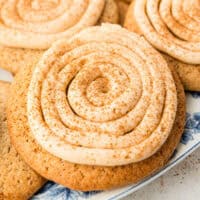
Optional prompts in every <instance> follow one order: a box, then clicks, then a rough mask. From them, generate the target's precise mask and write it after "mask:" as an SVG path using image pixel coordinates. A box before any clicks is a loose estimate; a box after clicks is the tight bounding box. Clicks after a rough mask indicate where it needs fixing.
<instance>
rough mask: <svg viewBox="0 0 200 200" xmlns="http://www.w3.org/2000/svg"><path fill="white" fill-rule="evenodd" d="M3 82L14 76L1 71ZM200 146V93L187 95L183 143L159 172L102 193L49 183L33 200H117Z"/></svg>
mask: <svg viewBox="0 0 200 200" xmlns="http://www.w3.org/2000/svg"><path fill="white" fill-rule="evenodd" d="M0 79H1V80H8V81H11V80H12V76H11V75H10V74H9V73H7V72H5V71H3V70H1V69H0ZM199 146H200V92H199V93H197V92H190V93H187V119H186V125H185V131H184V134H183V136H182V139H181V142H180V144H179V146H178V148H177V149H176V151H175V154H174V156H173V157H172V158H171V160H170V162H169V163H168V164H167V165H166V166H165V167H164V168H163V169H162V170H160V171H159V172H157V173H155V174H154V175H152V176H150V177H148V178H146V179H145V180H142V181H141V182H139V183H137V184H133V185H129V186H127V187H122V188H119V189H115V190H109V191H102V192H79V191H74V190H70V189H67V188H65V187H63V186H61V185H57V184H55V183H53V182H48V183H47V184H46V185H45V186H44V187H43V188H42V189H41V190H40V191H39V192H38V193H37V194H36V195H35V196H34V197H32V198H31V200H47V199H48V200H55V199H56V200H84V199H87V200H117V199H120V198H122V197H125V196H127V195H129V194H130V193H132V192H135V191H136V190H138V189H140V188H141V187H143V186H145V185H147V184H148V183H150V182H152V181H153V180H155V179H156V178H158V177H159V176H161V175H162V174H164V173H165V172H166V171H168V170H169V169H171V168H172V167H173V166H175V165H177V164H178V163H179V162H180V161H182V160H183V159H184V158H185V157H186V156H188V155H189V154H191V153H192V152H193V151H194V150H195V149H197V148H198V147H199Z"/></svg>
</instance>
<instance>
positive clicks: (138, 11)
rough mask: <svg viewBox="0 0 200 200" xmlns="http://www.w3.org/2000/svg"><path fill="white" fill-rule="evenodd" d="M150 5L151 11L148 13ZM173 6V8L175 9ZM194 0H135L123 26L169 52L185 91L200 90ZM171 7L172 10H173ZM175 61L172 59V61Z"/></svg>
mask: <svg viewBox="0 0 200 200" xmlns="http://www.w3.org/2000/svg"><path fill="white" fill-rule="evenodd" d="M147 5H148V12H145V10H146V9H147ZM158 7H159V9H158V12H155V9H157V8H158ZM172 7H173V9H172ZM197 7H198V6H197V5H195V1H187V0H183V1H179V2H178V3H175V1H164V0H163V1H160V2H158V1H151V0H148V1H144V0H142V1H140V0H134V1H132V3H131V6H130V7H129V9H128V13H127V16H126V20H125V24H124V26H125V27H126V28H127V29H129V30H130V31H134V32H137V33H139V34H141V35H144V37H145V38H146V39H147V40H148V41H149V42H150V43H151V44H152V45H153V46H154V47H155V48H157V49H158V50H160V51H161V52H163V53H165V54H167V55H169V56H170V57H171V58H169V57H167V61H168V62H169V64H172V66H174V67H175V69H176V70H177V72H178V73H179V76H180V78H181V81H182V83H183V85H184V88H185V89H186V90H192V91H193V90H194V91H200V49H199V41H200V34H199V33H200V24H199V22H198V21H197V20H196V18H198V14H199V13H198V12H197V10H196V9H197ZM170 10H173V12H171V11H170ZM172 60H173V61H172Z"/></svg>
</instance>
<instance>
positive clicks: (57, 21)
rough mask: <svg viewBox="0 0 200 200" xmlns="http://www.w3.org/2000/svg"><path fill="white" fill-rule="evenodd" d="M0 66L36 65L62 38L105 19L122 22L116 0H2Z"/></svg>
mask: <svg viewBox="0 0 200 200" xmlns="http://www.w3.org/2000/svg"><path fill="white" fill-rule="evenodd" d="M0 14H1V15H0V67H1V68H4V69H7V70H8V71H10V72H12V73H13V74H16V73H17V71H18V70H19V69H20V68H21V67H22V66H26V67H30V66H32V65H33V66H34V65H35V64H36V63H37V61H38V59H39V58H40V57H41V55H42V54H43V52H44V51H45V50H46V49H48V48H49V47H50V46H51V44H52V43H53V42H54V41H56V40H58V39H61V38H69V37H71V36H73V35H74V34H75V33H77V32H79V31H80V30H81V29H83V28H85V27H88V26H92V25H95V24H99V23H102V22H109V23H118V19H119V16H118V15H119V14H118V7H117V5H116V3H115V1H114V0H91V1H82V0H77V1H66V0H63V1H58V0H46V1H43V0H31V1H26V0H16V1H13V0H0Z"/></svg>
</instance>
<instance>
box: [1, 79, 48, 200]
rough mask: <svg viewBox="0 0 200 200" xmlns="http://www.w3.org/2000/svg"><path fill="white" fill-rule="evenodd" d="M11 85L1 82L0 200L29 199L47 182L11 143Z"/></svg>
mask: <svg viewBox="0 0 200 200" xmlns="http://www.w3.org/2000/svg"><path fill="white" fill-rule="evenodd" d="M9 90H10V84H9V83H8V82H3V81H0V199H6V200H9V199H10V200H11V199H16V200H23V199H28V198H29V197H30V196H31V195H32V194H33V193H35V192H36V191H37V190H38V189H39V188H40V187H41V186H42V185H43V184H44V182H45V180H44V179H43V178H41V176H39V175H38V174H36V173H35V172H34V171H33V170H32V169H31V168H30V167H29V166H28V165H27V164H26V163H25V162H24V161H23V160H22V159H21V157H20V156H19V155H18V153H17V152H16V150H15V149H14V147H13V146H12V145H11V143H10V138H9V134H8V129H7V119H6V104H7V100H8V97H9V95H10V92H9Z"/></svg>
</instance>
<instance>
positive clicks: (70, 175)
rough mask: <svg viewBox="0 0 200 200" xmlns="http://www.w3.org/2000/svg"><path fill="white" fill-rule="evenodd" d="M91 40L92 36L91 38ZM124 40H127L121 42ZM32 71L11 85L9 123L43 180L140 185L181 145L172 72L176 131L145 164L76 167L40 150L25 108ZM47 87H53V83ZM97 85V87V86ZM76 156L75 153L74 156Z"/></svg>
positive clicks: (79, 185) (180, 113) (180, 112)
mask: <svg viewBox="0 0 200 200" xmlns="http://www.w3.org/2000/svg"><path fill="white" fill-rule="evenodd" d="M108 27H109V26H108ZM108 27H107V26H106V27H105V30H107V28H108ZM112 27H113V26H112ZM96 29H98V28H96ZM99 29H101V28H99ZM118 29H119V30H120V32H118ZM92 30H95V29H92V28H91V31H92ZM102 30H104V29H102ZM109 30H110V29H109ZM110 31H111V32H112V31H113V33H112V34H114V35H115V37H116V38H115V39H116V41H118V40H119V39H118V37H120V34H122V33H124V34H125V33H126V34H125V35H126V36H127V37H125V38H128V37H132V35H133V34H131V33H128V31H126V30H124V29H123V31H122V29H121V28H119V27H117V28H116V27H115V26H114V27H113V28H111V30H110ZM115 31H116V32H115ZM121 31H122V32H121ZM111 32H110V34H111ZM94 33H95V32H92V34H93V35H95V36H96V38H93V40H94V39H97V38H99V34H94ZM103 33H104V32H103ZM103 33H102V34H103ZM110 34H109V33H107V34H105V35H106V36H107V37H110V38H112V39H113V40H114V38H113V35H112V37H111V35H110ZM129 34H130V35H129ZM105 35H104V36H105ZM106 36H105V38H104V39H105V40H106ZM133 37H134V36H133ZM88 38H90V37H89V36H88ZM101 38H102V37H101ZM136 38H137V41H141V39H140V38H139V37H138V36H137V37H136ZM75 41H76V40H75ZM77 41H79V43H80V42H81V40H77ZM122 41H124V40H123V39H122ZM142 41H143V40H142ZM129 42H130V41H129ZM144 43H145V44H146V45H147V46H148V48H147V49H148V50H150V49H151V51H152V53H153V52H154V53H155V52H156V51H154V50H153V49H152V48H151V47H149V45H148V44H147V43H146V42H145V41H144ZM62 44H63V41H61V42H59V43H57V44H55V46H54V48H57V47H59V45H61V46H63V45H62ZM57 45H58V46H57ZM130 45H131V44H130ZM131 46H132V45H131ZM91 48H92V47H90V50H91ZM96 48H97V46H96ZM98 48H100V47H98ZM149 48H150V49H149ZM64 49H65V48H64ZM147 49H146V50H147ZM51 53H52V56H50V57H51V58H52V59H53V60H54V58H55V56H57V55H58V54H56V53H55V52H54V51H53V49H50V50H49V51H48V53H46V54H45V56H44V58H46V59H47V58H49V57H48V56H49V55H50V54H51ZM54 53H55V54H54ZM79 53H80V51H79ZM48 54H49V55H48ZM60 54H62V51H61V52H60V53H59V55H60ZM126 55H127V54H126ZM150 55H151V54H149V56H150ZM156 55H157V56H158V57H157V58H159V61H160V62H164V60H163V59H162V57H161V56H160V55H159V54H157V52H156ZM118 57H119V56H118ZM118 59H120V58H118ZM58 60H59V59H58ZM110 60H112V59H110ZM89 61H91V58H90V59H89ZM86 62H87V61H86V60H85V61H82V62H81V63H82V64H83V65H84V63H86ZM42 63H43V62H42V61H41V62H40V64H42ZM44 63H45V62H44ZM164 63H165V62H164ZM79 64H80V63H79ZM163 67H164V66H163ZM38 69H39V68H38ZM33 70H34V67H31V68H24V69H23V70H21V71H20V72H19V73H18V74H17V76H16V78H15V81H14V84H13V86H12V94H11V97H10V99H9V109H8V118H9V120H8V122H9V123H8V124H9V129H10V133H11V138H12V141H13V144H14V145H15V146H16V148H17V150H18V152H19V153H20V154H21V156H22V157H23V158H24V159H25V160H26V162H27V163H29V164H30V165H31V167H33V168H34V169H35V170H37V172H38V173H40V174H41V175H43V176H44V177H46V178H48V179H50V180H52V179H53V180H54V181H56V182H58V183H60V184H63V185H65V186H67V187H69V188H72V189H77V190H82V191H88V190H102V189H108V188H111V187H117V186H122V185H125V184H128V183H133V182H137V181H139V180H141V179H142V178H144V177H146V176H148V175H150V174H151V173H153V172H155V171H156V170H158V169H160V168H161V167H162V166H164V165H165V164H166V162H167V161H168V160H169V158H170V156H171V155H172V153H173V151H174V149H175V148H176V146H177V144H178V143H179V140H180V137H181V135H182V132H183V127H184V119H185V95H184V91H183V88H182V85H181V83H180V81H179V79H178V76H177V75H176V73H175V72H174V71H173V69H172V72H173V76H174V79H175V82H176V89H177V91H178V96H177V98H178V104H177V105H178V107H177V113H176V117H175V121H174V125H173V128H172V130H171V133H170V135H169V137H168V138H167V140H166V142H165V143H164V145H163V146H162V147H161V148H160V149H159V150H158V151H157V153H155V154H154V155H153V156H151V157H149V158H147V159H145V160H143V161H139V162H136V163H132V164H127V165H123V166H114V167H113V166H112V167H111V166H110V167H109V166H107V167H106V166H96V165H95V166H94V165H83V164H74V163H71V162H68V161H65V160H63V159H61V158H58V157H57V156H54V155H53V154H51V153H49V152H47V151H46V150H45V149H44V148H43V147H41V146H40V145H39V143H38V142H37V141H36V139H34V137H33V135H32V133H31V131H30V127H29V123H28V118H27V114H26V113H27V106H24V105H27V102H26V100H27V93H28V88H29V86H30V81H31V79H32V73H33ZM161 70H162V68H161ZM96 71H98V70H96ZM169 73H170V72H169ZM38 75H39V74H38ZM165 75H166V74H163V76H165ZM99 81H103V80H99ZM95 84H97V85H96V86H98V83H97V82H96V83H95ZM48 85H50V83H49V84H48ZM96 86H95V85H94V87H96ZM99 89H100V90H101V89H103V90H106V88H99ZM158 89H160V88H158ZM35 91H36V90H35ZM174 92H175V91H174ZM47 100H48V99H47ZM169 114H170V113H169ZM36 117H37V116H36ZM163 133H164V130H163ZM47 139H48V138H47ZM66 153H67V152H66ZM141 153H142V152H141ZM74 156H75V155H74V154H73V157H74ZM105 160H106V158H105ZM117 160H118V159H117ZM82 161H84V160H82ZM103 162H104V160H103ZM39 163H43V164H42V165H39Z"/></svg>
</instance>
